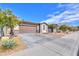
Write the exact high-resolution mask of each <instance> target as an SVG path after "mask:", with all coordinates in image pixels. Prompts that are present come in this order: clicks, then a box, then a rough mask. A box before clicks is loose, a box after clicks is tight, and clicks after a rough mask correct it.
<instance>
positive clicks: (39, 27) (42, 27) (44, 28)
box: [15, 21, 48, 33]
mask: <svg viewBox="0 0 79 59" xmlns="http://www.w3.org/2000/svg"><path fill="white" fill-rule="evenodd" d="M15 30H19V32H20V33H48V24H47V23H45V22H43V23H33V22H25V21H23V22H21V24H20V25H19V26H17V27H16V28H15Z"/></svg>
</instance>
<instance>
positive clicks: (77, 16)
mask: <svg viewBox="0 0 79 59" xmlns="http://www.w3.org/2000/svg"><path fill="white" fill-rule="evenodd" d="M58 8H59V9H61V8H62V9H63V8H64V11H63V12H62V13H59V12H60V11H61V10H58V11H57V12H58V13H59V14H57V15H55V14H49V15H48V17H49V18H48V19H46V20H45V21H42V22H47V23H63V22H65V23H66V22H67V23H70V22H73V21H79V4H59V5H58ZM57 12H56V13H57Z"/></svg>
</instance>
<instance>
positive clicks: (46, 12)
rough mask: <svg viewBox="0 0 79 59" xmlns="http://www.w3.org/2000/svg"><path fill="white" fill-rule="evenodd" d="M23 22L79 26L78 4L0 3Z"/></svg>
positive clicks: (0, 5) (1, 6) (0, 6)
mask: <svg viewBox="0 0 79 59" xmlns="http://www.w3.org/2000/svg"><path fill="white" fill-rule="evenodd" d="M0 8H2V9H11V10H12V11H13V13H14V14H15V15H17V16H18V17H20V18H21V19H22V20H24V21H31V22H37V23H39V22H46V23H49V24H52V23H55V24H59V23H67V24H70V25H74V26H78V25H79V4H73V3H72V4H69V3H0Z"/></svg>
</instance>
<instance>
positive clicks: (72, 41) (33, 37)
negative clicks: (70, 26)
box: [12, 32, 79, 56]
mask: <svg viewBox="0 0 79 59" xmlns="http://www.w3.org/2000/svg"><path fill="white" fill-rule="evenodd" d="M19 35H20V36H21V38H22V40H23V42H24V43H25V44H26V45H28V49H25V50H22V51H20V52H16V53H14V54H12V55H16V56H73V55H77V51H78V38H79V37H78V35H79V32H75V33H72V34H68V35H66V36H64V37H62V38H56V37H53V36H52V37H51V36H48V34H39V33H26V34H19Z"/></svg>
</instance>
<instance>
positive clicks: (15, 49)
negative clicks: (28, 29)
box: [0, 37, 27, 56]
mask: <svg viewBox="0 0 79 59" xmlns="http://www.w3.org/2000/svg"><path fill="white" fill-rule="evenodd" d="M14 40H15V42H16V46H14V47H13V48H8V49H7V48H4V47H2V46H0V56H1V55H3V56H4V55H10V54H13V53H15V52H18V51H20V50H23V49H25V48H27V46H26V45H25V44H24V43H23V42H22V41H21V38H20V37H14ZM0 42H1V40H0Z"/></svg>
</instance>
